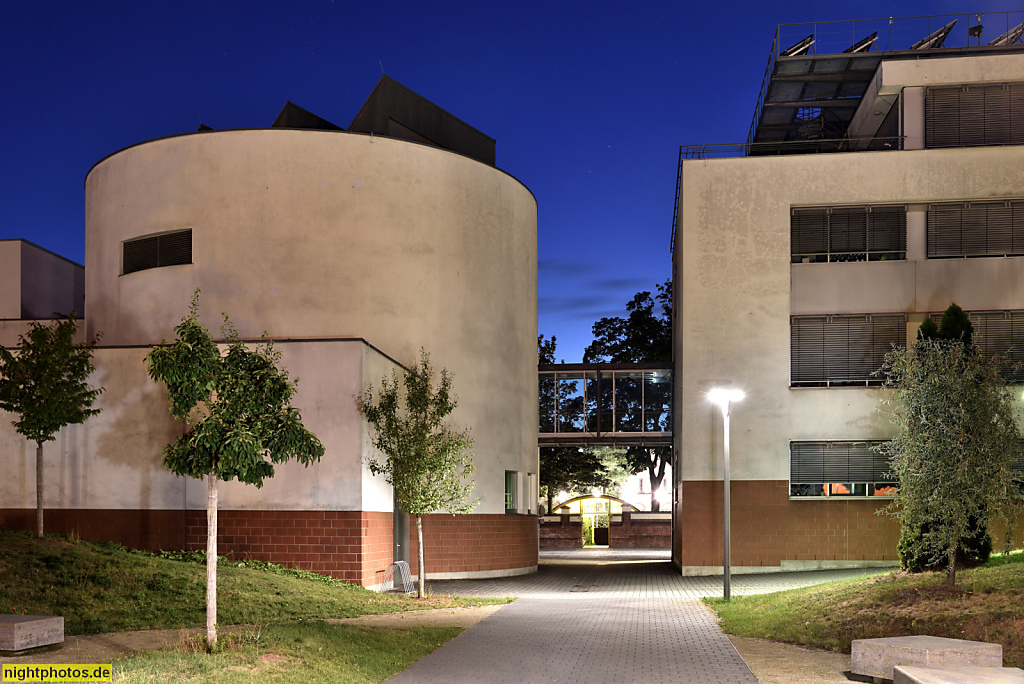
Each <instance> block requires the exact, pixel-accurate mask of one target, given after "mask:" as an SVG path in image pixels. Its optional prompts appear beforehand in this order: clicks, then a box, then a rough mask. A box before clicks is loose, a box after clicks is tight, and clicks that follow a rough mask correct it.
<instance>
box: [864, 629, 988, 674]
mask: <svg viewBox="0 0 1024 684" xmlns="http://www.w3.org/2000/svg"><path fill="white" fill-rule="evenodd" d="M850 651H851V660H852V667H851V668H850V669H851V671H852V672H853V673H854V674H858V675H863V676H867V677H873V678H875V679H876V680H879V679H892V678H893V668H894V667H895V666H897V665H921V666H924V667H999V668H1001V667H1002V666H1003V647H1002V646H1001V645H999V644H988V643H985V642H983V641H966V640H964V639H946V638H943V637H933V636H905V637H887V638H884V639H854V640H853V644H852V645H851V648H850Z"/></svg>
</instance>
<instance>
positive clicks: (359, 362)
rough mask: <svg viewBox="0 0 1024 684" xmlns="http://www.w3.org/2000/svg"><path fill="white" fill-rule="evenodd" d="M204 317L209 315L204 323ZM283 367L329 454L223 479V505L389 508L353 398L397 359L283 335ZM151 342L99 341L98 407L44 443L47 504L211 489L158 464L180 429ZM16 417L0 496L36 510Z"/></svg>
mask: <svg viewBox="0 0 1024 684" xmlns="http://www.w3.org/2000/svg"><path fill="white" fill-rule="evenodd" d="M204 322H205V321H204ZM275 348H276V349H277V350H278V351H280V352H281V355H282V356H281V364H282V365H283V366H284V367H285V368H286V369H287V370H288V372H289V375H290V377H291V378H292V379H295V378H299V384H298V392H297V393H296V395H295V397H294V398H293V399H292V405H293V406H295V407H297V408H298V409H299V410H300V412H301V414H302V419H303V423H304V424H305V425H306V427H308V428H309V429H310V430H312V431H313V432H314V433H315V434H316V435H317V437H319V439H320V441H321V442H323V444H324V447H325V450H326V453H325V455H324V457H323V459H321V460H320V462H318V463H315V464H313V465H311V466H309V467H308V468H304V467H303V466H301V465H299V464H297V463H294V462H292V463H287V464H283V465H280V466H277V467H276V473H275V476H274V477H273V478H272V479H270V480H267V481H266V482H265V483H264V485H263V487H262V488H260V489H257V488H256V487H253V486H250V485H242V484H239V483H238V482H229V483H222V484H221V486H220V507H221V508H222V509H248V508H252V509H283V510H309V509H325V510H366V511H390V510H392V506H391V492H390V488H389V487H387V486H386V485H385V484H384V483H383V481H382V480H381V479H380V478H374V477H373V476H371V475H370V474H369V473H368V472H366V470H365V465H364V463H363V458H362V455H363V451H362V450H363V448H365V446H364V444H365V441H366V439H365V434H366V431H367V426H366V423H365V421H363V420H362V418H361V417H360V416H359V413H358V411H357V410H356V407H355V400H354V395H355V394H356V393H357V392H358V390H359V386H360V380H361V379H362V378H363V377H365V375H366V374H367V373H374V374H376V373H378V372H390V370H391V369H392V368H396V367H397V366H396V365H395V364H394V363H393V362H391V361H390V360H389V359H387V357H384V356H382V355H381V354H380V353H379V352H377V351H375V350H373V349H371V348H369V347H368V346H367V345H366V344H364V343H363V342H361V341H359V340H332V341H318V342H282V343H278V344H277V345H275ZM148 352H149V348H148V347H141V348H140V347H130V348H101V349H97V350H96V351H95V352H94V365H95V366H96V371H95V372H94V374H93V375H92V377H91V378H90V383H91V384H92V385H93V386H102V387H104V388H105V390H104V392H103V394H102V395H100V397H99V399H98V401H97V403H96V407H97V408H99V409H101V413H100V414H99V415H97V416H94V417H92V418H90V419H89V420H88V421H86V422H85V423H84V424H82V425H75V426H70V427H67V428H65V429H64V430H62V431H61V432H60V433H59V435H58V438H57V441H56V442H49V443H47V444H46V445H45V447H44V450H45V452H44V464H45V469H44V475H43V477H44V483H45V494H46V496H45V501H46V506H47V507H48V508H93V509H95V508H114V509H171V510H180V509H183V508H189V509H199V510H202V509H204V508H205V506H206V486H205V484H204V483H203V482H202V481H200V480H194V479H190V478H180V477H176V476H174V475H173V474H171V473H170V472H169V471H168V470H166V469H165V468H164V467H163V466H162V465H161V450H162V449H163V447H164V445H165V444H167V443H168V442H170V441H173V440H174V439H176V438H177V437H178V435H180V434H181V431H182V429H183V428H182V426H181V425H180V424H178V423H176V422H175V421H174V420H173V419H172V418H171V417H170V415H169V414H168V412H167V402H166V398H165V388H164V387H163V385H160V384H158V383H156V382H154V381H152V380H151V379H149V377H148V376H147V374H146V368H145V362H144V357H145V355H146V354H147V353H148ZM13 418H14V416H12V415H11V414H7V413H4V412H2V411H0V463H2V464H3V472H4V473H5V474H7V476H6V477H4V478H0V501H4V502H5V503H4V504H3V505H4V507H9V508H34V507H35V445H34V444H33V443H28V442H26V440H25V439H24V438H23V437H21V436H20V435H18V434H17V433H16V432H15V431H14V428H13V427H12V425H11V420H12V419H13Z"/></svg>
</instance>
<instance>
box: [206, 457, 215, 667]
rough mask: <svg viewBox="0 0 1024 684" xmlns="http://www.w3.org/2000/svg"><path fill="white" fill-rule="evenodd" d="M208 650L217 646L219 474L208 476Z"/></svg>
mask: <svg viewBox="0 0 1024 684" xmlns="http://www.w3.org/2000/svg"><path fill="white" fill-rule="evenodd" d="M206 488H207V494H208V496H207V499H206V650H207V651H213V649H215V648H216V647H217V476H216V475H215V474H214V473H210V474H209V475H207V476H206Z"/></svg>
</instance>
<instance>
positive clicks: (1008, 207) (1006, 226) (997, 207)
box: [928, 200, 1024, 258]
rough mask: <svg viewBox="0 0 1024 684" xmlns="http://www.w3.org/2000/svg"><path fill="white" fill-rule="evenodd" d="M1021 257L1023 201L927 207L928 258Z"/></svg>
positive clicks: (948, 204) (960, 203) (1023, 222)
mask: <svg viewBox="0 0 1024 684" xmlns="http://www.w3.org/2000/svg"><path fill="white" fill-rule="evenodd" d="M1014 254H1024V201H1021V200H1014V201H999V202H947V203H943V204H932V205H930V206H929V207H928V257H929V258H941V257H964V256H1008V255H1014Z"/></svg>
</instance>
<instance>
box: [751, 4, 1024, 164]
mask: <svg viewBox="0 0 1024 684" xmlns="http://www.w3.org/2000/svg"><path fill="white" fill-rule="evenodd" d="M1022 33H1024V11H1019V12H986V13H978V14H975V13H971V14H961V15H938V16H927V17H902V18H891V17H890V18H885V19H868V20H858V21H841V22H819V23H812V24H780V25H779V26H778V28H777V29H776V31H775V39H774V41H773V43H772V51H771V54H770V55H769V58H768V67H767V69H766V70H765V75H764V80H763V82H762V85H761V91H760V93H759V95H758V101H757V107H756V108H755V110H754V118H753V121H752V122H751V125H750V133H749V135H748V136H747V146H746V149H745V150H744V152H745V153H746V154H749V155H762V154H786V153H807V152H830V151H841V150H843V149H855V148H856V147H857V146H856V145H851V144H850V141H849V140H844V139H847V138H848V137H849V136H848V132H847V128H848V126H849V124H850V121H851V119H852V117H853V114H854V112H855V111H856V110H857V107H858V106H859V105H860V103H861V99H862V97H863V96H864V94H865V92H866V91H867V88H868V84H869V83H870V82H871V79H872V78H873V77H874V75H875V72H876V70H877V69H878V66H879V65H880V64H881V63H882V62H883V61H885V60H920V59H931V58H937V57H958V56H964V55H971V54H992V53H1002V52H1022V51H1024V45H1022V44H1021V43H1020V40H1021V35H1022ZM890 114H892V112H890ZM886 118H888V119H889V121H888V122H883V124H882V128H881V130H880V131H879V133H878V135H876V136H875V139H874V144H884V142H883V139H884V137H885V133H886V130H887V128H886V127H887V125H888V127H889V129H891V130H892V131H896V130H897V127H896V126H895V123H896V122H895V118H896V117H895V116H889V117H886ZM892 135H893V136H895V135H897V133H896V132H893V133H892Z"/></svg>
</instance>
